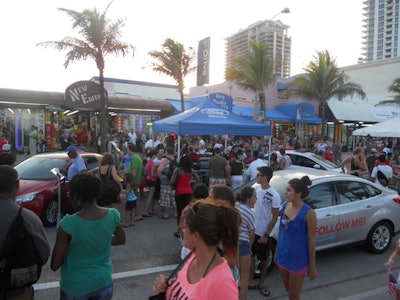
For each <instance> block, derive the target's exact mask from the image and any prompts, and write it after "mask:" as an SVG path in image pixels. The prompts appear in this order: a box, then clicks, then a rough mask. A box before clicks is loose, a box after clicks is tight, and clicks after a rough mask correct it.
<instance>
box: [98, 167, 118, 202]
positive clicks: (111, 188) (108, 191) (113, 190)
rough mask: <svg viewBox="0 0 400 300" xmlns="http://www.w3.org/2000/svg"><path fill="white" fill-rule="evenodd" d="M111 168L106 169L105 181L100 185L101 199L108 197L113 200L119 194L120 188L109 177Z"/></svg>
mask: <svg viewBox="0 0 400 300" xmlns="http://www.w3.org/2000/svg"><path fill="white" fill-rule="evenodd" d="M111 168H112V166H109V167H108V169H107V174H106V179H105V180H104V181H103V184H102V185H101V194H102V197H109V198H111V199H113V198H115V197H117V196H118V194H119V193H120V192H121V187H120V185H119V184H118V183H117V182H116V181H115V180H114V178H113V177H112V176H111ZM99 172H100V171H99Z"/></svg>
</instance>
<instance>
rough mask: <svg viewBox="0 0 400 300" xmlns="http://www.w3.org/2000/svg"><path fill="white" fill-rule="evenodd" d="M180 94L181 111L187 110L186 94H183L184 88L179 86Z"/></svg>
mask: <svg viewBox="0 0 400 300" xmlns="http://www.w3.org/2000/svg"><path fill="white" fill-rule="evenodd" d="M179 94H180V95H181V112H184V111H185V96H184V95H183V89H182V88H181V87H179Z"/></svg>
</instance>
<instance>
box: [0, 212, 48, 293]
mask: <svg viewBox="0 0 400 300" xmlns="http://www.w3.org/2000/svg"><path fill="white" fill-rule="evenodd" d="M21 211H22V207H20V209H19V210H18V214H17V216H16V217H15V219H14V221H13V223H12V224H11V227H10V229H9V230H8V233H7V236H6V238H5V240H4V244H3V245H4V246H3V249H1V252H0V290H7V289H13V288H22V287H27V286H30V285H32V284H34V283H36V282H37V281H38V280H39V277H40V274H41V272H42V259H41V258H40V255H39V252H38V250H37V248H36V246H35V244H34V242H33V238H32V236H31V234H30V233H29V232H28V230H27V229H26V227H25V222H24V219H23V218H22V215H21Z"/></svg>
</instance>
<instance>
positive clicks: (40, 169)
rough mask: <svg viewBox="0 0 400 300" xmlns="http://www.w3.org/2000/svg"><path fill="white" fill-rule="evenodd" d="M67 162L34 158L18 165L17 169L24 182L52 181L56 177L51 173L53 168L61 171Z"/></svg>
mask: <svg viewBox="0 0 400 300" xmlns="http://www.w3.org/2000/svg"><path fill="white" fill-rule="evenodd" d="M66 163H67V161H66V160H65V159H62V158H48V157H46V158H44V157H32V158H30V159H27V160H25V161H23V162H21V163H20V164H18V165H17V166H16V167H15V169H16V170H17V172H18V176H19V178H20V179H24V180H52V179H54V178H55V175H54V174H53V173H52V172H51V171H50V170H51V169H53V168H59V169H60V170H61V169H62V168H63V167H64V166H65V164H66Z"/></svg>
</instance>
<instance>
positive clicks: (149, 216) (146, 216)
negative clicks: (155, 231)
mask: <svg viewBox="0 0 400 300" xmlns="http://www.w3.org/2000/svg"><path fill="white" fill-rule="evenodd" d="M142 217H145V218H151V217H152V215H150V214H148V215H147V214H142Z"/></svg>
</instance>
